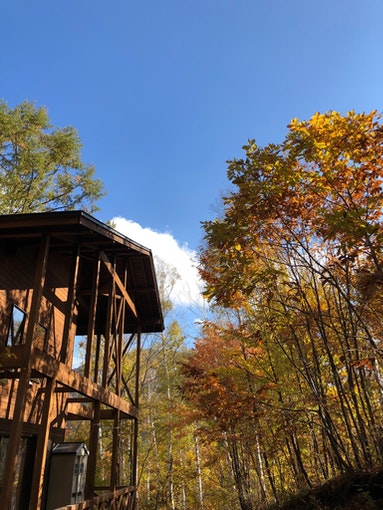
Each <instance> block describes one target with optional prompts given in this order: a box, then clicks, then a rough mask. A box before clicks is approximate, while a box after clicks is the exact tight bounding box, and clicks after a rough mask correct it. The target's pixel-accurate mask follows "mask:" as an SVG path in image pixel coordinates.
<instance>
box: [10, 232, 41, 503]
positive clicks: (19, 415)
mask: <svg viewBox="0 0 383 510" xmlns="http://www.w3.org/2000/svg"><path fill="white" fill-rule="evenodd" d="M48 255H49V234H46V235H44V236H43V237H42V239H41V242H40V247H39V252H38V257H37V262H36V270H35V277H34V286H33V289H34V290H33V295H32V302H31V307H30V312H29V319H28V326H27V331H26V336H25V346H24V348H25V354H26V359H27V365H26V367H25V368H23V369H22V370H21V373H20V379H19V385H18V388H17V395H16V402H15V409H14V412H13V422H12V426H11V433H10V437H9V443H8V448H7V456H6V461H5V465H6V466H7V469H6V470H5V473H4V477H3V488H2V492H1V504H2V508H4V509H8V508H11V504H12V495H13V494H12V492H13V483H14V480H15V477H16V469H17V457H18V453H19V448H20V440H21V435H22V429H23V420H24V412H25V403H26V397H27V394H28V388H29V380H30V376H31V367H32V365H31V363H32V360H31V358H32V356H31V352H32V347H33V337H34V332H35V327H36V325H37V323H38V319H39V311H40V306H41V298H42V295H43V288H44V284H45V275H46V270H47V264H48ZM33 490H34V487H32V491H33ZM34 510H36V507H34Z"/></svg>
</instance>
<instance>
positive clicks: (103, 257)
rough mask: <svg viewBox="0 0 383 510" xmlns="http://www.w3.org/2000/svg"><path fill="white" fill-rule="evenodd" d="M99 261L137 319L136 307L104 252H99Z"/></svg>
mask: <svg viewBox="0 0 383 510" xmlns="http://www.w3.org/2000/svg"><path fill="white" fill-rule="evenodd" d="M101 260H102V262H103V263H104V265H105V267H106V268H107V270H108V271H109V273H110V274H111V275H112V277H113V279H114V281H115V282H116V284H117V287H118V288H119V290H120V292H121V294H122V295H123V296H124V298H125V301H126V302H127V303H128V305H129V308H130V309H131V311H132V312H133V314H134V316H135V317H136V319H138V313H137V310H136V305H135V304H134V302H133V300H132V298H131V297H130V296H129V293H128V291H127V290H126V288H125V286H124V284H123V283H122V281H121V280H120V277H119V276H118V274H117V272H116V270H115V269H114V267H113V265H112V264H111V262H110V261H109V259H108V257H107V256H106V254H105V252H103V251H102V252H101Z"/></svg>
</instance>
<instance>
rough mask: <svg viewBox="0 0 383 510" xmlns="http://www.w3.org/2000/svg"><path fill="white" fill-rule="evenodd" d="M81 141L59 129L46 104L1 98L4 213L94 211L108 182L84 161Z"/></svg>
mask: <svg viewBox="0 0 383 510" xmlns="http://www.w3.org/2000/svg"><path fill="white" fill-rule="evenodd" d="M81 146H82V145H81V141H80V138H79V136H78V133H77V131H76V130H75V129H74V128H72V127H65V128H54V127H53V126H52V125H51V123H50V121H49V118H48V114H47V110H46V109H45V108H42V107H37V106H36V105H35V104H33V103H30V102H28V101H25V102H23V103H21V104H19V105H18V106H16V107H15V108H11V107H9V106H8V105H7V103H5V102H4V101H1V102H0V190H1V196H0V213H1V214H14V213H28V212H40V211H55V210H63V209H75V208H83V209H85V210H87V211H89V212H93V211H95V210H96V205H95V204H96V202H97V201H98V200H99V199H100V198H101V197H102V195H103V189H102V188H103V187H102V183H101V181H100V180H99V179H96V178H95V176H94V174H95V168H94V167H93V166H92V165H88V164H85V163H84V162H83V161H82V159H81Z"/></svg>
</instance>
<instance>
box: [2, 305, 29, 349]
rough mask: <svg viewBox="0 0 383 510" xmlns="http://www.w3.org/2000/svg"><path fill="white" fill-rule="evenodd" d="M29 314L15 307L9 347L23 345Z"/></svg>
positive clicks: (9, 335)
mask: <svg viewBox="0 0 383 510" xmlns="http://www.w3.org/2000/svg"><path fill="white" fill-rule="evenodd" d="M26 317H27V314H26V313H25V312H24V311H23V310H21V308H19V307H18V306H16V305H13V308H12V313H11V317H10V321H9V329H8V335H7V345H9V346H12V347H13V346H15V345H21V344H22V342H23V334H24V326H25V320H26Z"/></svg>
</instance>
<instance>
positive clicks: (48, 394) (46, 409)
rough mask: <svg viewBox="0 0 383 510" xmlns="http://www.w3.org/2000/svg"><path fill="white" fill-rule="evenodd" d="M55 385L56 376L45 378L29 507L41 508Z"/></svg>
mask: <svg viewBox="0 0 383 510" xmlns="http://www.w3.org/2000/svg"><path fill="white" fill-rule="evenodd" d="M55 387H56V378H55V377H54V378H53V379H47V384H46V387H45V393H44V403H43V415H42V419H41V424H40V431H39V435H38V438H37V446H36V455H35V466H34V470H33V474H32V492H31V496H30V503H29V508H30V509H35V508H36V509H38V508H41V505H42V495H43V483H44V474H45V464H46V459H47V446H48V441H49V432H50V423H51V419H52V397H53V394H54V391H55Z"/></svg>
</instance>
